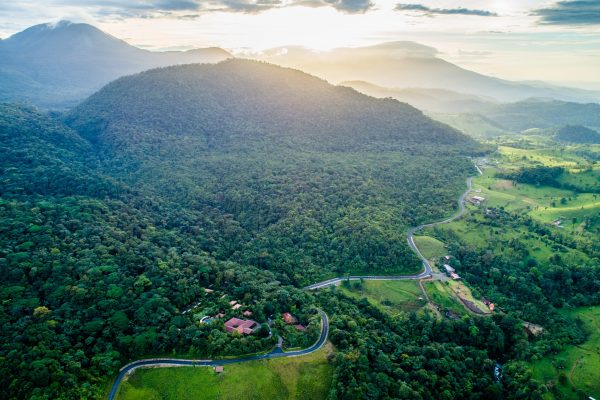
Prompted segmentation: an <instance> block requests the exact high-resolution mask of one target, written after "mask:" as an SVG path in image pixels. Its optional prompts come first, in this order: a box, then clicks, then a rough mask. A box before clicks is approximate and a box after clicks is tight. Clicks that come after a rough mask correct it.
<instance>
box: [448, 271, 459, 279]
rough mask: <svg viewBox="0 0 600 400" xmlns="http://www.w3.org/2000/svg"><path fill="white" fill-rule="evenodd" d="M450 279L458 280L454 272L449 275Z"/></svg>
mask: <svg viewBox="0 0 600 400" xmlns="http://www.w3.org/2000/svg"><path fill="white" fill-rule="evenodd" d="M450 278H452V279H454V280H455V281H457V280H459V279H460V276H458V274H457V273H456V272H452V273H450Z"/></svg>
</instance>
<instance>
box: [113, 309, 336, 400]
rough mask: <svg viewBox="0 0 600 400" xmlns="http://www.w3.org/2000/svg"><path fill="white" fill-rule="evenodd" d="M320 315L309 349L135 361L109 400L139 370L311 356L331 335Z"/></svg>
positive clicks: (125, 369)
mask: <svg viewBox="0 0 600 400" xmlns="http://www.w3.org/2000/svg"><path fill="white" fill-rule="evenodd" d="M319 314H321V335H320V336H319V339H318V340H317V341H316V342H315V344H313V345H312V346H310V347H309V348H307V349H302V350H294V351H283V350H282V349H281V347H275V349H273V350H272V351H271V352H270V353H266V354H258V355H254V356H249V357H241V358H228V359H223V360H186V359H181V358H148V359H144V360H138V361H134V362H132V363H129V364H127V365H125V366H124V367H123V368H121V370H120V371H119V375H117V378H116V379H115V382H114V383H113V385H112V387H111V389H110V393H109V395H108V400H114V398H115V396H116V395H117V392H118V390H119V385H120V384H121V382H122V381H123V378H125V377H126V376H127V375H129V374H130V373H132V372H133V371H135V370H136V369H138V368H143V367H182V366H184V367H216V366H217V365H229V364H237V363H241V362H247V361H256V360H268V359H272V358H279V357H295V356H303V355H306V354H310V353H312V352H315V351H317V350H319V349H320V348H321V347H322V346H323V344H325V341H327V335H328V334H329V319H328V317H327V314H325V312H323V311H320V310H319Z"/></svg>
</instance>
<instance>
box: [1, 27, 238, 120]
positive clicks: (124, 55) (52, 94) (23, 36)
mask: <svg viewBox="0 0 600 400" xmlns="http://www.w3.org/2000/svg"><path fill="white" fill-rule="evenodd" d="M230 57H231V54H229V53H228V52H227V51H225V50H223V49H220V48H205V49H196V50H190V51H169V52H151V51H147V50H142V49H140V48H137V47H135V46H131V45H129V44H127V43H125V42H124V41H122V40H119V39H117V38H115V37H113V36H111V35H108V34H106V33H104V32H102V31H101V30H99V29H97V28H95V27H93V26H91V25H88V24H81V23H71V22H68V21H61V22H59V23H57V24H41V25H35V26H32V27H30V28H28V29H26V30H24V31H22V32H19V33H17V34H15V35H13V36H11V37H9V38H8V39H5V40H2V41H0V87H2V91H0V101H22V102H28V103H32V104H35V105H37V106H41V107H49V108H52V107H68V106H72V105H74V104H76V103H78V102H79V101H80V100H82V99H84V98H85V97H87V96H89V95H90V94H92V93H93V92H95V91H96V90H98V89H100V88H101V87H102V86H104V85H105V84H107V83H108V82H110V81H112V80H114V79H116V78H118V77H121V76H123V75H129V74H132V73H136V72H141V71H144V70H147V69H150V68H156V67H164V66H169V65H176V64H189V63H216V62H219V61H223V60H225V59H227V58H230Z"/></svg>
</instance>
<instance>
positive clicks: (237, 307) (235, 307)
mask: <svg viewBox="0 0 600 400" xmlns="http://www.w3.org/2000/svg"><path fill="white" fill-rule="evenodd" d="M240 308H242V305H241V304H239V303H238V304H234V305H233V306H232V307H231V309H232V310H238V309H240Z"/></svg>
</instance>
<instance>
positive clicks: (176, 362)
mask: <svg viewBox="0 0 600 400" xmlns="http://www.w3.org/2000/svg"><path fill="white" fill-rule="evenodd" d="M475 168H477V172H478V173H479V174H480V175H481V174H482V171H481V169H479V167H478V166H477V165H475ZM472 180H473V177H469V178H467V190H466V191H465V192H464V193H463V194H462V195H461V196H460V198H459V199H458V207H459V209H458V211H457V212H456V213H455V214H454V215H452V216H451V217H449V218H446V219H444V220H442V221H438V222H432V223H429V224H423V225H419V226H415V227H412V228H410V229H409V230H408V232H407V234H406V240H407V242H408V245H409V246H410V247H411V249H412V250H413V251H414V252H415V253H416V254H417V255H418V256H419V258H421V261H422V262H423V272H421V273H420V274H417V275H395V276H385V275H356V276H349V277H340V278H333V279H328V280H326V281H322V282H317V283H314V284H312V285H309V286H306V287H305V288H304V289H306V290H313V289H320V288H324V287H328V286H331V285H337V284H338V283H340V282H342V281H344V280H351V281H354V280H360V279H363V280H373V281H376V280H385V281H393V280H416V279H423V278H428V277H430V276H431V272H432V271H431V265H430V264H429V261H428V260H427V259H426V258H425V256H423V254H421V251H420V250H419V249H418V248H417V245H416V244H415V240H414V234H415V233H416V232H418V231H420V230H421V229H423V228H426V227H430V226H434V225H441V224H447V223H449V222H452V221H454V220H456V219H457V218H460V217H462V216H463V214H464V213H465V211H466V208H465V199H466V197H467V195H468V194H469V192H470V191H471V188H472ZM186 311H187V310H186ZM319 314H320V315H321V335H320V336H319V339H318V340H317V341H316V342H315V344H313V345H312V346H311V347H309V348H307V349H303V350H295V351H283V350H281V348H280V347H276V348H275V349H273V350H272V351H271V352H270V353H266V354H260V355H255V356H250V357H242V358H230V359H225V360H186V359H179V358H152V359H143V360H138V361H134V362H132V363H129V364H127V365H125V366H124V367H123V368H121V370H120V371H119V374H118V375H117V378H116V379H115V382H114V383H113V385H112V387H111V389H110V393H109V395H108V400H114V399H115V396H116V395H117V391H118V390H119V385H120V384H121V382H122V381H123V378H125V376H127V375H128V374H130V373H131V372H133V371H135V370H136V369H138V368H143V367H152V366H160V367H177V366H197V367H214V366H217V365H228V364H236V363H241V362H247V361H256V360H265V359H272V358H279V357H294V356H302V355H306V354H310V353H312V352H314V351H317V350H318V349H320V348H321V347H322V346H323V344H324V343H325V341H326V340H327V336H328V334H329V319H328V317H327V314H325V312H323V311H321V310H319Z"/></svg>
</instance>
